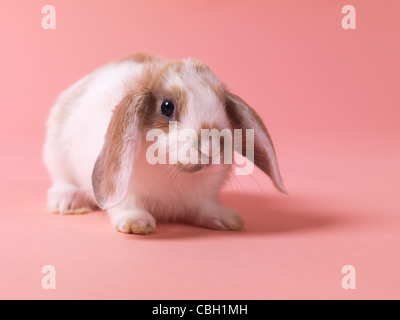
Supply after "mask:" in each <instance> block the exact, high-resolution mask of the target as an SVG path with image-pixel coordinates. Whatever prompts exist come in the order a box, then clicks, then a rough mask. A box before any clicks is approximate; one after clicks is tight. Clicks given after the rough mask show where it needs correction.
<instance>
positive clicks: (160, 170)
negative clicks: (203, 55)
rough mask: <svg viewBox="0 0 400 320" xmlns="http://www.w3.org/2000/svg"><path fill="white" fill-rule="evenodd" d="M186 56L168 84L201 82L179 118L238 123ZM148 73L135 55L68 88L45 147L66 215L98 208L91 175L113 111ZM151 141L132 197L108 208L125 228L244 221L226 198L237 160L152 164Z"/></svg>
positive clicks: (58, 204) (191, 123)
mask: <svg viewBox="0 0 400 320" xmlns="http://www.w3.org/2000/svg"><path fill="white" fill-rule="evenodd" d="M185 63H186V67H187V68H186V69H185V72H184V73H183V75H177V74H171V75H169V76H168V78H167V80H166V83H165V86H166V88H167V89H168V87H171V86H178V87H183V88H188V87H190V88H192V89H194V90H191V91H187V92H188V95H189V103H188V105H189V107H190V110H189V112H188V114H187V116H186V117H185V118H184V119H182V121H181V122H180V123H179V126H180V129H181V128H185V127H186V128H188V127H190V128H193V129H195V130H197V129H199V128H200V123H201V122H204V121H205V122H210V123H217V124H219V125H220V126H221V127H230V124H229V121H228V117H227V115H226V113H225V110H224V106H223V105H222V103H221V102H220V101H219V100H218V99H217V97H216V96H215V95H214V94H213V92H212V90H210V88H206V87H202V86H201V79H200V78H199V77H198V75H196V74H195V72H194V68H193V67H192V66H191V62H190V60H187V61H186V62H185ZM142 72H143V64H139V63H135V62H134V61H129V60H128V61H124V62H119V63H111V64H109V65H107V66H105V67H102V68H100V69H98V70H97V71H95V72H94V73H92V74H91V75H89V76H87V77H85V78H84V79H82V80H80V81H79V82H77V83H76V84H75V85H73V86H72V87H71V88H70V89H68V90H66V91H65V92H64V93H62V94H61V95H60V97H59V99H58V100H57V102H56V104H55V105H54V107H53V109H52V111H51V114H50V117H49V120H48V123H47V125H48V131H47V139H46V143H45V146H44V161H45V164H46V166H47V169H48V171H49V172H50V175H51V177H52V180H53V186H52V187H51V188H50V189H49V192H48V206H49V210H50V211H54V212H59V213H61V214H63V213H79V212H83V211H90V210H91V209H95V206H96V200H95V196H94V192H93V188H92V180H91V176H92V171H93V167H94V164H95V162H96V159H97V157H98V155H99V153H100V151H101V149H102V147H103V144H104V137H105V134H106V131H107V127H108V124H109V122H110V119H111V117H112V111H113V109H114V108H115V106H116V105H117V104H118V103H119V101H120V100H121V99H122V98H123V96H124V95H125V93H126V92H127V90H128V88H131V87H132V84H134V83H135V79H139V78H140V77H141V75H142ZM212 81H217V80H216V79H212ZM194 110H196V111H194ZM146 147H147V146H146V143H145V144H144V145H142V147H141V148H140V150H137V157H136V159H135V162H134V166H133V171H132V176H131V183H130V187H129V191H128V193H127V196H126V197H125V199H124V200H123V201H122V202H121V203H120V204H118V205H117V206H115V207H113V208H109V209H108V213H109V215H110V218H111V222H112V224H113V225H114V226H115V227H116V228H117V229H118V230H119V231H122V232H127V233H130V232H133V233H141V234H145V233H151V232H154V230H155V219H157V220H185V221H191V222H193V223H196V224H198V225H201V226H205V227H211V228H217V229H230V230H236V229H240V228H241V227H242V224H243V223H242V220H241V218H240V217H239V216H238V215H237V214H236V213H235V212H234V211H233V210H232V209H229V208H224V207H221V206H220V205H219V203H218V192H219V189H220V188H221V186H222V184H223V183H224V181H225V179H226V177H227V175H228V172H229V168H230V167H229V166H222V165H221V166H210V167H207V168H205V169H202V170H200V171H199V172H196V173H182V172H180V173H178V172H177V170H176V168H175V167H174V166H169V167H168V166H165V165H164V166H162V165H150V164H149V163H148V162H147V161H146V158H145V151H146Z"/></svg>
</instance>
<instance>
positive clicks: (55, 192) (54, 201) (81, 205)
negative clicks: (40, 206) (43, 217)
mask: <svg viewBox="0 0 400 320" xmlns="http://www.w3.org/2000/svg"><path fill="white" fill-rule="evenodd" d="M47 196H48V204H47V207H48V210H49V211H50V212H53V213H59V214H80V213H85V212H91V211H94V210H96V209H98V208H97V206H96V205H95V204H94V203H93V202H91V201H90V200H89V199H88V198H87V196H86V195H85V193H84V192H83V191H81V190H79V189H78V188H77V187H75V186H73V185H70V184H64V183H56V184H54V185H53V186H52V187H51V188H50V189H49V190H48V192H47Z"/></svg>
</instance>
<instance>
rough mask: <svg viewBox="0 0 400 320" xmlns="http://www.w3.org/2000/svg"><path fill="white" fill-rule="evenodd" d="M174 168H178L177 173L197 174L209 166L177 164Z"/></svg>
mask: <svg viewBox="0 0 400 320" xmlns="http://www.w3.org/2000/svg"><path fill="white" fill-rule="evenodd" d="M176 166H177V167H178V170H179V171H183V172H187V173H195V172H198V171H200V170H202V169H204V168H205V167H207V166H209V165H207V164H191V163H189V164H182V163H179V162H178V163H177V164H176Z"/></svg>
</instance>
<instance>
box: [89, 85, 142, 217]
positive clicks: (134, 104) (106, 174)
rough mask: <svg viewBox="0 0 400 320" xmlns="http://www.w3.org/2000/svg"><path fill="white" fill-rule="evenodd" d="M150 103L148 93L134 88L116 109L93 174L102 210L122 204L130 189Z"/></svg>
mask: <svg viewBox="0 0 400 320" xmlns="http://www.w3.org/2000/svg"><path fill="white" fill-rule="evenodd" d="M149 103H150V101H149V96H148V94H147V93H146V92H141V91H135V92H130V93H128V94H126V95H125V96H124V97H123V98H122V100H121V101H120V102H119V104H118V105H117V106H116V107H115V109H114V113H113V115H112V118H111V121H110V123H109V125H108V129H107V133H106V136H105V142H104V145H103V149H102V150H101V152H100V154H99V156H98V157H97V160H96V163H95V165H94V169H93V173H92V185H93V191H94V195H95V198H96V201H97V203H98V204H99V206H100V207H101V208H103V209H107V208H110V207H113V206H116V205H117V204H119V203H120V202H121V201H122V200H123V199H124V198H125V196H126V194H127V192H128V188H129V182H130V179H131V173H132V167H133V162H134V158H135V154H137V153H138V150H139V148H140V145H141V139H142V135H141V127H142V124H143V122H144V118H145V117H146V111H147V110H149V108H147V106H148V104H149Z"/></svg>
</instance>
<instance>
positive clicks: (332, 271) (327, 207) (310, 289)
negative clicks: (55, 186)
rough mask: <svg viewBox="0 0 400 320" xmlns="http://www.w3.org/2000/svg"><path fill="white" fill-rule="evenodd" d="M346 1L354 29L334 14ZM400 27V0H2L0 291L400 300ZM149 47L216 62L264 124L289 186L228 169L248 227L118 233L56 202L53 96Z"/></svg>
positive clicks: (233, 202) (235, 203)
mask: <svg viewBox="0 0 400 320" xmlns="http://www.w3.org/2000/svg"><path fill="white" fill-rule="evenodd" d="M45 4H52V5H54V6H55V8H56V13H57V29H56V30H43V29H42V27H41V19H42V17H43V15H42V13H41V8H42V6H43V5H45ZM347 4H352V5H354V6H355V8H356V10H357V29H356V30H344V29H342V27H341V19H342V16H343V15H342V14H341V8H342V7H343V6H344V5H347ZM399 31H400V2H399V1H396V0H393V1H389V0H387V1H368V0H362V1H355V0H351V1H347V0H346V1H332V0H329V1H328V0H326V1H320V0H318V1H317V0H315V1H298V0H292V1H278V0H276V1H211V0H209V1H206V0H204V1H183V0H182V1H161V0H160V1H131V0H129V1H115V0H106V1H104V0H102V1H97V0H96V1H82V0H79V1H75V0H74V1H72V0H69V1H51V0H49V1H37V0H29V1H28V0H25V1H10V0H9V1H2V4H1V5H0V37H1V38H0V39H1V43H2V48H1V50H0V71H1V73H0V87H1V99H2V102H1V109H2V116H1V117H0V135H1V141H0V148H1V158H0V159H1V160H0V175H1V182H0V240H1V241H0V259H1V261H0V298H2V299H5V298H11V299H13V298H23V299H25V298H38V299H42V298H45V299H47V298H49V299H59V298H68V299H70V298H76V299H82V298H100V299H103V298H112V299H113V298H122V299H125V298H130V299H181V298H186V299H293V298H302V299H309V298H317V299H326V298H333V299H372V298H378V299H383V298H389V299H394V298H396V299H399V298H400V275H399V272H398V271H399V262H400V241H399V240H400V232H399V228H400V216H399V214H400V201H399V198H400V197H399V196H400V170H399V162H400V125H399V118H400V90H399V71H400V68H399V67H400V65H399V64H400V63H399V57H400V50H399V49H400V46H399ZM139 50H141V51H147V52H150V53H153V54H158V55H162V56H164V57H167V58H183V57H190V56H191V57H195V58H198V59H202V60H204V61H206V62H207V63H208V64H209V65H210V67H211V68H212V69H213V70H214V71H215V72H216V74H217V75H218V76H219V77H220V78H221V79H223V80H224V81H225V82H227V83H228V84H230V87H231V88H232V90H233V91H234V92H236V93H237V94H239V95H240V96H241V97H242V98H244V99H245V100H246V101H247V102H248V103H249V104H251V105H252V106H253V107H254V108H255V109H256V110H257V111H258V112H259V113H260V115H261V116H262V118H263V119H264V121H265V123H266V124H267V127H268V128H269V130H270V133H271V135H272V137H273V141H274V143H275V146H276V149H277V154H278V160H279V164H280V168H281V172H282V175H283V178H284V182H285V185H286V187H287V189H288V190H289V193H290V194H289V195H288V196H285V195H282V194H280V193H279V192H278V191H276V190H275V189H274V188H273V187H272V184H271V182H270V180H269V179H268V178H267V177H266V176H264V175H263V174H262V173H261V172H260V171H258V170H257V171H256V172H255V173H254V175H253V176H252V177H236V178H235V179H234V180H232V181H230V183H228V184H227V186H226V188H225V190H224V192H223V193H222V202H223V203H224V204H226V205H230V206H232V207H234V208H236V209H237V210H238V211H239V212H240V214H241V215H242V216H243V217H244V219H245V221H246V226H245V229H244V230H243V231H242V232H220V231H213V230H207V229H201V228H197V227H192V226H185V225H176V224H164V225H159V226H158V230H157V233H156V234H154V235H151V236H146V237H144V236H135V235H124V234H120V233H117V232H116V231H115V230H114V229H113V227H112V226H111V224H110V222H109V220H108V217H107V216H106V215H105V214H104V213H103V212H96V213H94V214H88V215H81V216H58V215H52V214H49V213H47V212H46V210H45V201H46V199H45V198H46V189H47V188H48V186H49V183H50V181H49V178H48V175H47V172H46V171H45V168H44V166H43V164H42V162H41V147H42V144H43V140H44V123H45V120H46V117H47V115H48V112H49V109H50V107H51V105H52V103H53V102H54V99H55V97H56V96H57V94H58V93H59V92H60V91H61V90H63V89H65V88H66V87H67V86H69V85H70V84H72V83H73V82H74V81H76V80H77V79H79V78H80V77H82V76H83V75H85V74H87V73H89V72H91V71H92V70H94V69H95V68H97V67H99V66H101V65H103V64H105V63H107V62H109V61H112V60H114V59H118V58H120V57H122V56H125V55H127V54H130V53H133V52H136V51H139ZM47 264H50V265H53V266H54V267H55V268H56V286H57V288H56V289H55V290H44V289H42V287H41V279H42V277H43V275H42V274H41V269H42V266H44V265H47ZM347 264H350V265H354V266H355V268H356V272H357V273H356V281H357V289H355V290H344V289H342V287H341V280H342V277H343V276H344V275H343V274H341V269H342V267H343V266H344V265H347Z"/></svg>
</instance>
